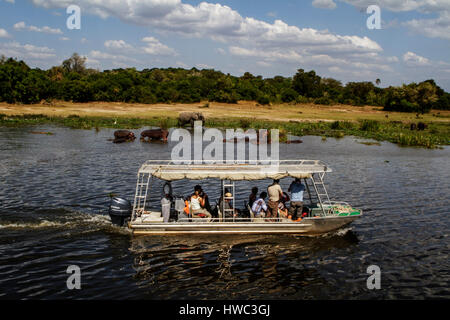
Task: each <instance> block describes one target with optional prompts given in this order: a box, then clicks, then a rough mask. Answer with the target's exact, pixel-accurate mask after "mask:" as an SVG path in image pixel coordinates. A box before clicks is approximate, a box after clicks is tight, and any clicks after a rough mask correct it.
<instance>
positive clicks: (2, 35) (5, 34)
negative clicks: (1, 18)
mask: <svg viewBox="0 0 450 320" xmlns="http://www.w3.org/2000/svg"><path fill="white" fill-rule="evenodd" d="M10 37H11V35H10V34H9V33H8V31H6V30H5V29H1V28H0V38H10Z"/></svg>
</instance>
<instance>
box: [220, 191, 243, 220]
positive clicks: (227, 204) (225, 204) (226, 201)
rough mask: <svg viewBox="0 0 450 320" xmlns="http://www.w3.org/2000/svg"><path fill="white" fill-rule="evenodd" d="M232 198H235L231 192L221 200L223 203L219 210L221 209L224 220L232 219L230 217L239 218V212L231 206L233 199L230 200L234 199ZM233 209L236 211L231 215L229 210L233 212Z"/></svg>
mask: <svg viewBox="0 0 450 320" xmlns="http://www.w3.org/2000/svg"><path fill="white" fill-rule="evenodd" d="M232 197H233V195H232V194H231V192H227V193H225V198H221V199H220V200H221V201H220V204H219V208H220V211H221V212H222V216H223V217H224V218H230V217H237V216H238V213H239V210H237V209H234V208H233V207H232V206H231V199H230V198H232ZM225 209H227V211H226V212H225ZM231 209H234V210H233V213H232V214H230V211H228V210H231Z"/></svg>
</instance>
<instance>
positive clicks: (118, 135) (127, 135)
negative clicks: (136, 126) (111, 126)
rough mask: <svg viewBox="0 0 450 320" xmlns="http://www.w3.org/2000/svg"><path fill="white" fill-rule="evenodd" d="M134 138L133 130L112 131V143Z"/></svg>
mask: <svg viewBox="0 0 450 320" xmlns="http://www.w3.org/2000/svg"><path fill="white" fill-rule="evenodd" d="M134 139H136V136H135V135H134V133H133V132H131V131H128V130H117V131H115V132H114V140H113V142H114V143H122V142H129V141H134Z"/></svg>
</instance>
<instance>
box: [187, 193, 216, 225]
mask: <svg viewBox="0 0 450 320" xmlns="http://www.w3.org/2000/svg"><path fill="white" fill-rule="evenodd" d="M202 194H203V192H202V187H201V186H199V185H196V186H195V187H194V194H193V195H192V196H191V213H192V216H193V217H200V218H202V217H206V218H207V219H208V221H209V220H211V218H212V215H211V213H209V211H208V210H206V209H205V208H204V207H205V196H204V195H203V196H202Z"/></svg>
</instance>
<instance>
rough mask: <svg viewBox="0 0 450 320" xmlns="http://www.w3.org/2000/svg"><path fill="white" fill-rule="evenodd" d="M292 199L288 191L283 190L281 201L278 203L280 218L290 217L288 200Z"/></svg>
mask: <svg viewBox="0 0 450 320" xmlns="http://www.w3.org/2000/svg"><path fill="white" fill-rule="evenodd" d="M289 200H290V198H289V196H288V194H287V193H286V192H283V195H282V196H281V198H280V203H279V204H278V213H279V216H280V218H285V219H286V218H288V217H289V211H288V208H287V207H286V202H288V201H289Z"/></svg>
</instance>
